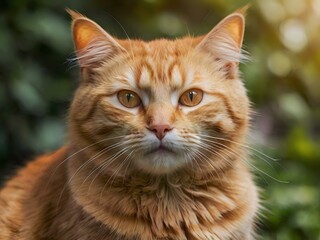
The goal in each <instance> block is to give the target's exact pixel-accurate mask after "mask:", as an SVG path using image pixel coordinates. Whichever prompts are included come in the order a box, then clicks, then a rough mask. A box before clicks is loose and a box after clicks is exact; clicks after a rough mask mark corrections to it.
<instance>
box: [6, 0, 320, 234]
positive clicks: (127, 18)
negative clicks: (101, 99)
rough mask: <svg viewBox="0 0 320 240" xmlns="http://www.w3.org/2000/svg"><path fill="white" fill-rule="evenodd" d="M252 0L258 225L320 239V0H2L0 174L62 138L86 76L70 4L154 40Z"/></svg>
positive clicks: (250, 71) (248, 69) (204, 24)
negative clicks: (76, 57) (78, 63)
mask: <svg viewBox="0 0 320 240" xmlns="http://www.w3.org/2000/svg"><path fill="white" fill-rule="evenodd" d="M247 3H252V7H251V8H250V10H249V11H248V16H247V28H246V35H245V41H244V45H245V46H244V48H245V50H247V51H248V52H249V53H250V55H251V59H252V60H251V61H250V62H248V63H246V64H245V65H242V66H241V70H242V72H243V78H244V79H245V80H244V82H245V84H246V86H247V88H248V94H249V96H250V98H251V100H252V102H253V108H254V110H255V113H254V114H253V127H252V132H251V135H250V138H249V141H250V142H251V145H252V147H253V148H254V149H255V151H253V154H252V158H253V162H252V166H251V167H252V170H253V171H254V172H255V173H256V176H257V182H258V184H259V186H260V187H261V189H262V198H263V201H264V202H265V203H264V205H265V207H266V210H264V211H263V217H262V218H261V221H260V224H259V229H260V230H259V234H260V235H261V239H280V240H295V239H311V240H320V134H319V133H320V107H319V106H320V0H257V1H247V0H237V1H235V0H198V1H194V0H193V1H191V0H175V1H173V0H136V1H131V0H103V1H102V0H92V1H86V0H77V1H71V0H55V1H46V0H1V2H0V109H1V111H0V174H1V175H0V177H1V180H0V182H3V181H4V180H5V179H7V178H8V176H10V174H12V173H14V171H15V170H16V169H17V168H18V167H20V166H23V164H24V163H25V162H26V161H27V160H30V159H32V158H33V157H34V156H35V155H37V154H40V153H44V152H47V151H50V150H54V149H56V148H58V147H59V146H62V145H63V142H64V139H65V135H66V124H65V118H66V113H67V111H68V106H69V103H70V101H71V98H72V95H73V91H74V89H75V88H76V86H77V79H78V69H77V67H71V64H70V62H69V61H68V59H70V58H72V57H73V44H72V39H71V34H70V18H69V16H68V14H67V13H66V12H65V8H66V7H68V8H71V9H75V10H77V11H79V12H81V13H83V14H85V15H87V16H88V17H90V18H92V19H93V20H95V21H96V22H97V23H99V24H100V25H101V26H103V27H104V28H105V29H107V31H108V32H109V33H111V34H113V35H115V36H117V37H120V38H126V33H125V31H126V32H127V34H128V35H129V36H130V38H143V39H146V40H149V39H154V38H157V37H168V38H176V37H180V36H183V35H186V34H188V33H189V32H190V34H191V35H199V34H204V33H207V32H209V31H210V29H211V28H212V27H213V26H214V25H215V24H216V23H218V21H219V20H221V19H222V18H223V17H225V16H226V15H227V14H229V13H231V12H233V11H234V10H236V9H237V8H239V7H242V6H244V5H245V4H247ZM124 29H125V31H124ZM264 154H266V155H264Z"/></svg>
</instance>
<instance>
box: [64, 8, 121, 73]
mask: <svg viewBox="0 0 320 240" xmlns="http://www.w3.org/2000/svg"><path fill="white" fill-rule="evenodd" d="M67 12H68V13H69V14H70V16H71V17H72V32H73V42H74V45H75V50H76V54H77V60H78V62H79V64H80V67H82V68H94V67H98V66H99V65H100V64H101V63H102V62H103V61H105V60H108V59H111V58H113V57H114V56H115V55H116V54H117V53H119V52H120V51H125V50H124V48H123V47H122V46H121V45H120V44H119V43H118V42H117V40H116V39H114V38H113V37H112V36H111V35H109V34H108V33H107V32H106V31H105V30H103V29H102V28H101V27H100V26H99V25H98V24H96V23H95V22H94V21H92V20H90V19H89V18H87V17H85V16H84V15H82V14H80V13H78V12H75V11H73V10H70V9H67Z"/></svg>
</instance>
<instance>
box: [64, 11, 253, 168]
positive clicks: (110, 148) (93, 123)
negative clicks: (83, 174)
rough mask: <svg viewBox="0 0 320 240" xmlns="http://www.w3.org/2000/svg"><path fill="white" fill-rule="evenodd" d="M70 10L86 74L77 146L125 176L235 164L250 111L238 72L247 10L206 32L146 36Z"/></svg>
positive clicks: (77, 101) (76, 121)
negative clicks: (115, 33)
mask: <svg viewBox="0 0 320 240" xmlns="http://www.w3.org/2000/svg"><path fill="white" fill-rule="evenodd" d="M69 13H70V14H71V16H72V18H73V21H72V30H73V39H74V45H75V49H76V54H77V61H78V63H79V66H80V71H81V81H80V86H79V88H78V90H77V91H76V94H75V97H74V100H73V103H72V106H71V111H70V138H71V144H73V145H75V146H77V147H78V148H82V149H83V148H86V151H89V152H90V154H89V155H90V156H91V158H90V159H89V160H90V161H92V162H94V163H96V164H99V165H101V166H102V168H103V169H105V170H112V171H115V169H117V173H119V174H120V173H121V172H122V171H123V169H126V170H128V169H130V171H135V170H138V171H143V172H146V173H152V174H169V173H172V172H176V171H179V170H185V169H189V171H193V172H205V171H208V172H210V171H211V172H212V171H217V170H219V169H223V168H225V167H227V166H230V164H233V163H232V161H233V160H234V159H235V155H236V153H237V149H239V148H240V145H241V142H242V141H243V139H244V138H245V135H246V132H247V126H248V118H249V117H248V115H249V101H248V99H247V96H246V91H245V88H244V86H243V83H242V81H241V79H240V78H239V70H238V65H239V63H240V62H241V61H242V60H243V59H245V56H244V55H243V54H242V51H241V46H242V41H243V34H244V25H245V24H244V22H245V20H244V11H243V10H241V11H237V12H235V13H233V14H231V15H229V16H227V17H226V18H225V19H223V20H222V21H221V22H220V23H219V24H218V25H216V26H215V27H214V28H213V29H212V30H211V31H210V32H209V33H208V34H207V35H205V36H200V37H190V36H188V37H185V38H182V39H176V40H166V39H159V40H154V41H150V42H145V41H141V40H131V39H127V40H120V39H116V38H114V37H112V36H111V35H110V34H108V33H107V32H106V31H105V30H103V29H102V28H101V27H100V26H99V25H97V24H96V23H95V22H93V21H92V20H90V19H88V18H87V17H85V16H83V15H81V14H79V13H76V12H73V11H69ZM92 156H94V157H92ZM121 169H122V170H121Z"/></svg>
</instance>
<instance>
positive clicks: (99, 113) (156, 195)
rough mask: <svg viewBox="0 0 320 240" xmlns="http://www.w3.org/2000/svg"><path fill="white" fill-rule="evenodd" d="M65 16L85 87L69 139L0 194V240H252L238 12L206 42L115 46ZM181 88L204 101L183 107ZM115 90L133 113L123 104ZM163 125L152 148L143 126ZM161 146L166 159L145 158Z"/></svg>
mask: <svg viewBox="0 0 320 240" xmlns="http://www.w3.org/2000/svg"><path fill="white" fill-rule="evenodd" d="M70 13H71V15H72V17H73V25H72V26H73V33H74V41H75V48H76V52H77V59H78V62H79V65H80V68H81V73H82V75H81V78H82V81H81V83H80V86H79V88H78V89H77V91H76V94H75V97H74V100H73V102H72V105H71V109H70V114H69V141H68V142H67V143H66V146H65V147H64V148H62V149H60V150H59V151H57V152H56V153H53V154H51V155H46V156H42V157H40V158H38V159H36V160H34V161H32V162H30V163H29V164H28V165H27V166H26V167H25V168H23V169H21V170H20V171H19V172H18V174H17V175H16V176H15V177H14V178H12V179H11V180H10V181H8V182H7V183H6V185H5V187H4V188H3V189H2V190H1V192H0V211H1V214H0V236H1V237H0V238H1V239H10V240H15V239H16V240H31V239H32V240H37V239H59V240H67V239H68V240H72V239H97V240H99V239H124V240H134V239H137V240H138V239H139V240H151V239H154V240H160V239H161V240H180V239H181V240H182V239H188V240H189V239H190V240H204V239H241V240H246V239H247V240H249V239H253V238H254V224H255V220H256V214H257V211H258V207H259V204H258V196H257V190H256V187H255V185H254V183H253V181H252V176H251V174H250V172H249V170H248V167H247V165H246V162H247V161H248V160H249V159H248V156H247V152H246V149H245V148H244V146H245V144H246V142H245V140H246V135H247V131H248V125H249V115H250V114H249V113H250V104H249V100H248V98H247V96H246V91H245V88H244V86H243V83H242V81H241V80H240V79H239V73H238V64H239V63H240V62H241V61H242V60H243V59H244V56H243V54H242V52H241V44H242V39H243V31H244V17H243V13H241V12H236V13H234V14H231V15H229V16H228V17H227V18H225V19H224V20H223V21H222V22H221V23H220V24H218V25H217V26H216V27H215V28H214V29H213V30H212V31H211V32H210V33H209V34H208V35H206V36H201V37H198V38H192V37H185V38H182V39H176V40H166V39H159V40H154V41H151V42H144V41H141V40H119V39H115V38H112V37H111V36H110V35H109V34H108V33H106V32H105V31H104V30H102V28H100V27H99V26H98V25H97V24H96V23H94V22H93V21H91V20H90V19H88V18H86V17H84V16H83V15H80V14H78V13H75V12H71V11H70ZM190 89H199V90H202V91H203V98H202V101H201V102H200V103H199V104H198V105H196V106H192V107H187V106H184V105H182V104H181V102H179V97H180V96H181V95H182V94H183V93H184V92H186V91H188V90H190ZM120 90H130V91H133V92H135V93H136V94H137V95H138V96H139V97H140V99H141V105H139V106H138V107H134V108H127V107H125V106H124V105H122V104H121V103H120V102H119V100H118V98H117V96H118V95H117V94H118V92H119V91H120ZM164 123H165V124H167V125H168V126H170V130H168V131H167V132H166V134H165V136H164V137H163V139H161V140H159V139H158V138H157V137H156V134H155V133H154V131H153V130H150V129H151V126H153V125H157V124H158V125H159V124H164ZM160 142H161V144H162V145H161V146H163V147H164V148H165V149H166V150H165V151H164V152H161V151H158V150H157V151H155V150H154V149H157V148H158V147H159V146H160V145H159V144H160Z"/></svg>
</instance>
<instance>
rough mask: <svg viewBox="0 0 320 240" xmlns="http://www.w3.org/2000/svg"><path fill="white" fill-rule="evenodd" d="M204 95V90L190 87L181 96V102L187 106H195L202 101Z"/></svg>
mask: <svg viewBox="0 0 320 240" xmlns="http://www.w3.org/2000/svg"><path fill="white" fill-rule="evenodd" d="M202 97H203V92H202V91H201V90H199V89H190V90H188V91H185V92H184V93H183V94H182V95H181V96H180V99H179V103H180V104H182V105H184V106H187V107H193V106H196V105H198V104H199V103H200V102H201V100H202Z"/></svg>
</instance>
